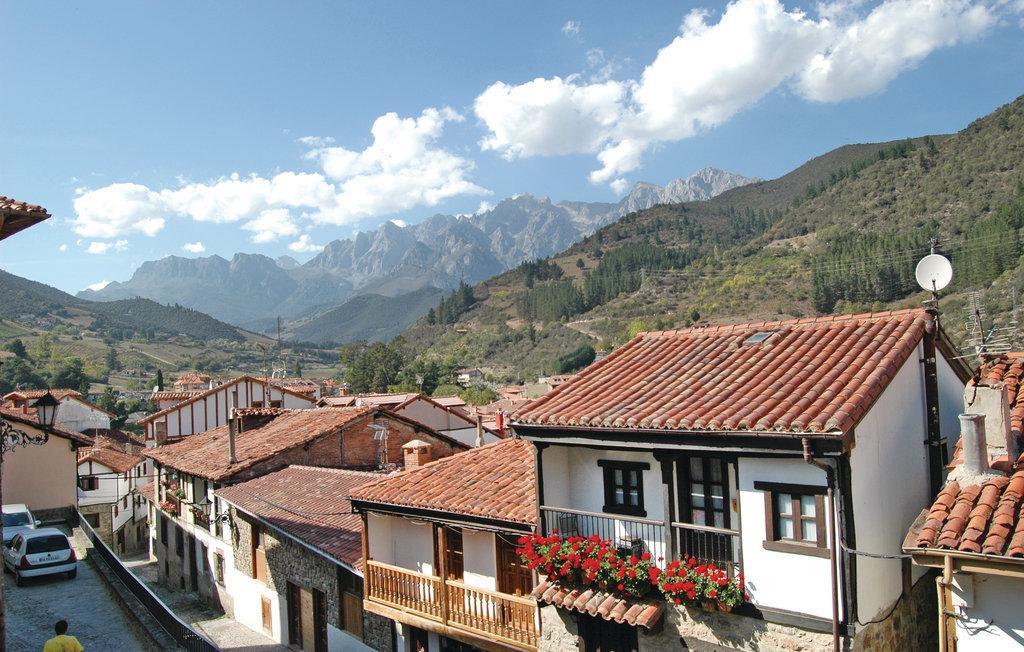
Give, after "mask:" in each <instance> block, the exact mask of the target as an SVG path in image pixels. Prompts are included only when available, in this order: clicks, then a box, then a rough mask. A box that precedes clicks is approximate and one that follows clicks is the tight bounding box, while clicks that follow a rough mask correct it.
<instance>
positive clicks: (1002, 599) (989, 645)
mask: <svg viewBox="0 0 1024 652" xmlns="http://www.w3.org/2000/svg"><path fill="white" fill-rule="evenodd" d="M1022 590H1024V582H1021V580H1019V579H1013V578H1009V577H1000V576H997V575H981V574H970V573H957V574H956V575H955V588H954V590H953V607H954V609H955V610H956V611H958V612H959V613H960V614H962V615H963V617H962V618H956V619H950V620H951V621H953V620H955V622H956V644H957V650H958V652H1002V651H1003V650H1006V651H1009V650H1020V649H1021V648H1024V611H1022V610H1021V592H1022Z"/></svg>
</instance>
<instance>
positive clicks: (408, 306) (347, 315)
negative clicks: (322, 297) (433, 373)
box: [287, 287, 445, 344]
mask: <svg viewBox="0 0 1024 652" xmlns="http://www.w3.org/2000/svg"><path fill="white" fill-rule="evenodd" d="M444 294H445V293H444V292H443V291H442V290H438V289H437V288H433V287H426V288H421V289H419V290H415V291H413V292H409V293H407V294H402V295H400V296H397V297H385V296H382V295H379V294H362V295H359V296H357V297H354V298H352V299H349V300H348V301H346V302H345V303H343V304H341V305H340V306H338V307H337V308H334V309H333V310H328V311H327V312H325V313H322V314H320V315H317V316H316V317H314V318H312V319H309V320H307V321H305V322H300V323H298V324H294V325H290V326H289V328H288V332H287V335H288V336H289V338H291V339H297V340H301V341H304V342H313V343H315V344H322V343H325V342H339V343H340V342H352V341H356V340H366V341H385V340H389V339H391V338H392V337H394V336H396V335H398V334H399V333H401V332H402V331H403V330H405V329H406V328H407V327H408V326H409V325H410V323H411V322H412V321H413V320H415V319H416V318H417V317H418V316H420V315H423V314H426V312H427V310H429V309H430V308H432V307H434V306H436V305H437V303H438V301H439V300H440V299H441V297H442V296H444Z"/></svg>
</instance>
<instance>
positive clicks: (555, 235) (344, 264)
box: [78, 168, 759, 341]
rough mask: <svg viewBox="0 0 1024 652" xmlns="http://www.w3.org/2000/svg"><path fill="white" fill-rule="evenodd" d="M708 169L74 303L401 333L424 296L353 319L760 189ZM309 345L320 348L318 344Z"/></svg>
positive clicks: (441, 220) (190, 268) (153, 273)
mask: <svg viewBox="0 0 1024 652" xmlns="http://www.w3.org/2000/svg"><path fill="white" fill-rule="evenodd" d="M757 181H759V179H754V178H749V177H744V176H741V175H738V174H734V173H731V172H726V171H723V170H718V169H715V168H704V169H702V170H699V171H698V172H696V173H694V174H693V175H692V176H690V177H687V178H683V179H676V180H674V181H672V182H670V183H668V184H667V185H665V186H658V185H656V184H650V183H638V184H636V186H635V187H634V188H633V189H632V191H631V192H630V193H629V194H628V195H626V196H625V197H624V198H623V199H622V200H621V201H619V202H616V203H603V202H579V201H562V202H557V203H555V202H552V201H551V200H550V199H548V198H546V197H535V196H533V195H529V194H521V195H516V196H514V197H511V198H508V199H505V200H503V201H501V202H499V203H498V204H497V205H496V206H494V207H491V208H489V209H487V210H484V211H481V212H479V213H476V214H474V215H443V214H438V215H434V216H432V217H430V218H428V219H426V220H424V221H423V222H420V223H418V224H412V225H399V224H397V223H395V222H393V221H388V222H385V223H384V224H382V225H381V226H380V227H379V228H377V229H376V230H375V231H364V232H360V233H358V234H357V235H356V236H355V237H353V238H350V239H339V240H334V241H332V242H330V243H329V244H327V245H326V246H325V247H324V249H323V251H322V252H320V253H319V254H317V255H316V256H315V257H313V258H312V259H310V260H309V261H307V262H306V263H303V264H299V263H298V262H297V261H296V260H295V259H293V258H291V257H289V256H282V257H280V258H278V259H277V260H274V259H272V258H270V257H268V256H264V255H261V254H247V253H238V254H235V255H234V256H233V257H232V258H231V260H227V259H225V258H223V257H221V256H216V255H214V256H208V257H201V258H183V257H180V256H167V257H165V258H161V259H159V260H154V261H148V262H145V263H143V264H142V265H141V266H140V267H139V268H138V269H137V270H135V272H134V273H133V274H132V276H131V278H130V279H129V280H127V281H124V282H113V283H110V284H108V285H107V286H106V287H104V288H102V289H99V290H83V291H82V292H80V293H79V294H78V296H79V297H80V298H82V299H88V300H95V301H112V300H118V299H126V298H133V297H144V298H148V299H152V300H154V301H157V302H160V303H166V304H179V305H182V306H185V307H188V308H193V309H196V310H200V311H202V312H204V313H207V314H209V315H211V316H213V317H215V318H217V319H221V320H223V321H226V322H229V323H232V324H236V325H238V326H242V327H245V328H249V329H253V330H264V331H269V330H271V329H273V328H274V327H275V326H276V323H277V317H278V316H281V317H282V318H284V319H285V320H287V321H289V322H294V323H295V324H294V325H295V328H290V329H289V331H288V334H291V333H294V334H295V336H298V334H300V333H307V334H309V333H310V330H309V328H304V327H303V324H305V323H307V322H308V321H309V320H311V319H314V318H317V317H318V316H319V315H323V314H325V313H331V312H332V309H334V308H337V307H339V306H341V305H342V304H343V303H345V302H346V301H348V300H350V299H352V298H354V297H357V296H360V295H370V296H371V297H377V298H376V299H373V298H371V299H370V300H362V301H359V302H356V303H354V304H347V305H346V310H343V311H341V312H338V311H334V312H333V314H334V315H336V316H339V317H340V315H342V314H344V315H345V319H343V320H342V321H344V322H345V323H350V324H355V323H362V324H364V326H361V327H358V328H354V330H352V332H348V331H346V329H345V328H337V327H334V326H332V325H331V324H330V323H328V322H325V321H324V320H323V319H319V320H318V321H317V322H316V323H317V324H318V325H319V327H321V328H322V329H325V330H326V331H329V332H330V333H331V337H330V338H329V339H332V340H336V341H345V340H350V339H355V338H356V336H357V334H359V335H362V334H365V333H368V332H370V331H373V332H375V333H376V337H378V338H387V337H390V336H393V335H395V334H397V333H398V332H401V330H402V329H404V328H405V327H406V326H408V325H409V324H410V323H412V321H413V320H415V319H416V318H417V317H418V316H419V315H421V314H422V311H421V310H420V308H421V307H422V306H421V305H420V304H421V303H422V302H423V299H424V297H427V296H429V295H438V294H439V293H437V292H422V293H420V294H418V295H417V298H418V300H417V301H412V302H408V306H409V309H408V310H407V311H405V313H404V314H400V313H402V311H401V310H399V309H398V307H397V304H395V303H394V302H391V304H390V309H389V314H390V315H392V316H393V317H394V319H393V320H391V321H389V324H390V325H389V327H388V328H384V329H379V330H378V329H372V328H371V329H369V330H367V328H366V327H365V324H367V323H368V322H367V321H366V317H365V316H358V315H355V316H353V315H352V314H351V311H352V310H373V309H376V308H379V307H380V301H382V300H383V299H386V298H391V297H397V296H401V295H405V294H407V293H410V292H414V291H420V290H426V289H427V288H434V289H451V288H454V287H455V286H457V285H458V284H459V282H460V281H463V280H464V281H466V282H469V283H477V282H479V281H482V280H484V279H487V278H490V277H492V276H494V275H496V274H499V273H501V272H503V271H505V270H507V269H510V268H512V267H514V266H516V265H518V264H519V263H521V262H523V261H526V260H533V259H537V258H544V257H546V256H550V255H552V254H555V253H557V252H559V251H562V250H564V249H565V248H567V247H569V246H570V245H572V244H573V243H574V242H576V241H578V240H580V239H581V238H584V237H586V236H587V235H589V234H591V233H593V232H594V231H595V230H596V229H598V228H600V227H601V226H604V225H606V224H609V223H611V222H614V221H615V220H617V219H619V218H621V217H622V216H624V215H627V214H629V213H631V212H634V211H637V210H642V209H645V208H649V207H651V206H655V205H658V204H670V203H678V202H685V201H698V200H703V199H709V198H711V197H713V196H715V195H717V194H718V193H721V192H723V191H725V190H728V189H731V188H735V187H738V186H742V185H745V184H749V183H753V182H757ZM318 339H323V338H322V337H321V338H318Z"/></svg>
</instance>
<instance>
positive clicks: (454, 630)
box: [365, 560, 537, 650]
mask: <svg viewBox="0 0 1024 652" xmlns="http://www.w3.org/2000/svg"><path fill="white" fill-rule="evenodd" d="M365 570H366V573H365V595H366V608H367V610H368V611H372V612H374V613H380V614H381V615H384V616H387V617H391V618H394V619H396V620H399V621H401V622H407V623H409V624H411V625H414V626H417V627H419V626H421V625H423V624H424V623H422V620H420V619H423V620H426V621H430V622H433V623H436V624H437V625H439V626H440V628H436V627H435V628H433V629H435V630H437V631H440V632H441V633H443V634H446V635H451V636H453V637H454V638H464V637H465V636H467V635H468V636H469V637H472V638H471V640H470V641H467V642H470V643H472V644H474V645H477V646H479V647H485V648H486V649H496V650H497V649H509V648H514V649H519V650H536V649H537V603H536V601H535V600H533V599H531V598H524V597H520V596H515V595H508V594H505V593H498V592H497V591H489V590H487V589H480V588H476V587H472V586H468V585H466V584H464V583H463V582H458V581H455V580H446V581H444V582H442V581H441V578H439V577H434V576H432V575H424V574H422V573H417V572H414V571H410V570H406V569H404V568H399V567H397V566H391V565H389V564H384V563H381V562H378V561H372V560H371V561H367V562H366V569H365ZM375 605H381V606H383V607H384V608H385V609H384V610H381V609H377V608H375ZM395 611H398V612H400V613H397V614H396V613H395ZM403 614H408V615H409V616H411V618H410V617H406V618H403V617H402V616H403ZM427 625H428V627H429V623H427ZM460 634H461V636H460ZM482 641H492V642H494V643H496V645H494V646H492V647H489V648H488V647H487V646H486V644H483V643H482Z"/></svg>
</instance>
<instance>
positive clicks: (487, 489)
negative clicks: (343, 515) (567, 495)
mask: <svg viewBox="0 0 1024 652" xmlns="http://www.w3.org/2000/svg"><path fill="white" fill-rule="evenodd" d="M535 465H536V462H535V460H534V447H533V444H531V443H530V442H527V441H524V440H522V439H505V440H502V441H499V442H495V443H493V444H488V445H486V446H481V447H479V448H473V449H470V450H468V451H465V452H462V453H457V454H455V455H452V456H450V457H444V458H441V459H439V460H435V461H433V462H430V463H428V464H424V465H423V466H420V467H416V468H413V469H406V470H405V471H402V472H400V473H397V474H395V475H392V476H388V477H386V478H382V479H380V480H376V481H374V482H370V483H369V484H365V485H363V486H362V487H359V488H358V489H356V490H355V491H353V492H352V495H351V497H352V499H353V500H355V501H358V502H360V503H368V504H371V505H372V504H377V505H388V506H397V507H408V508H414V509H424V510H432V511H437V512H444V513H446V514H457V515H462V516H470V517H478V518H488V519H495V520H499V521H506V522H509V523H516V524H523V525H531V526H533V525H536V524H537V488H536V466H535Z"/></svg>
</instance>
